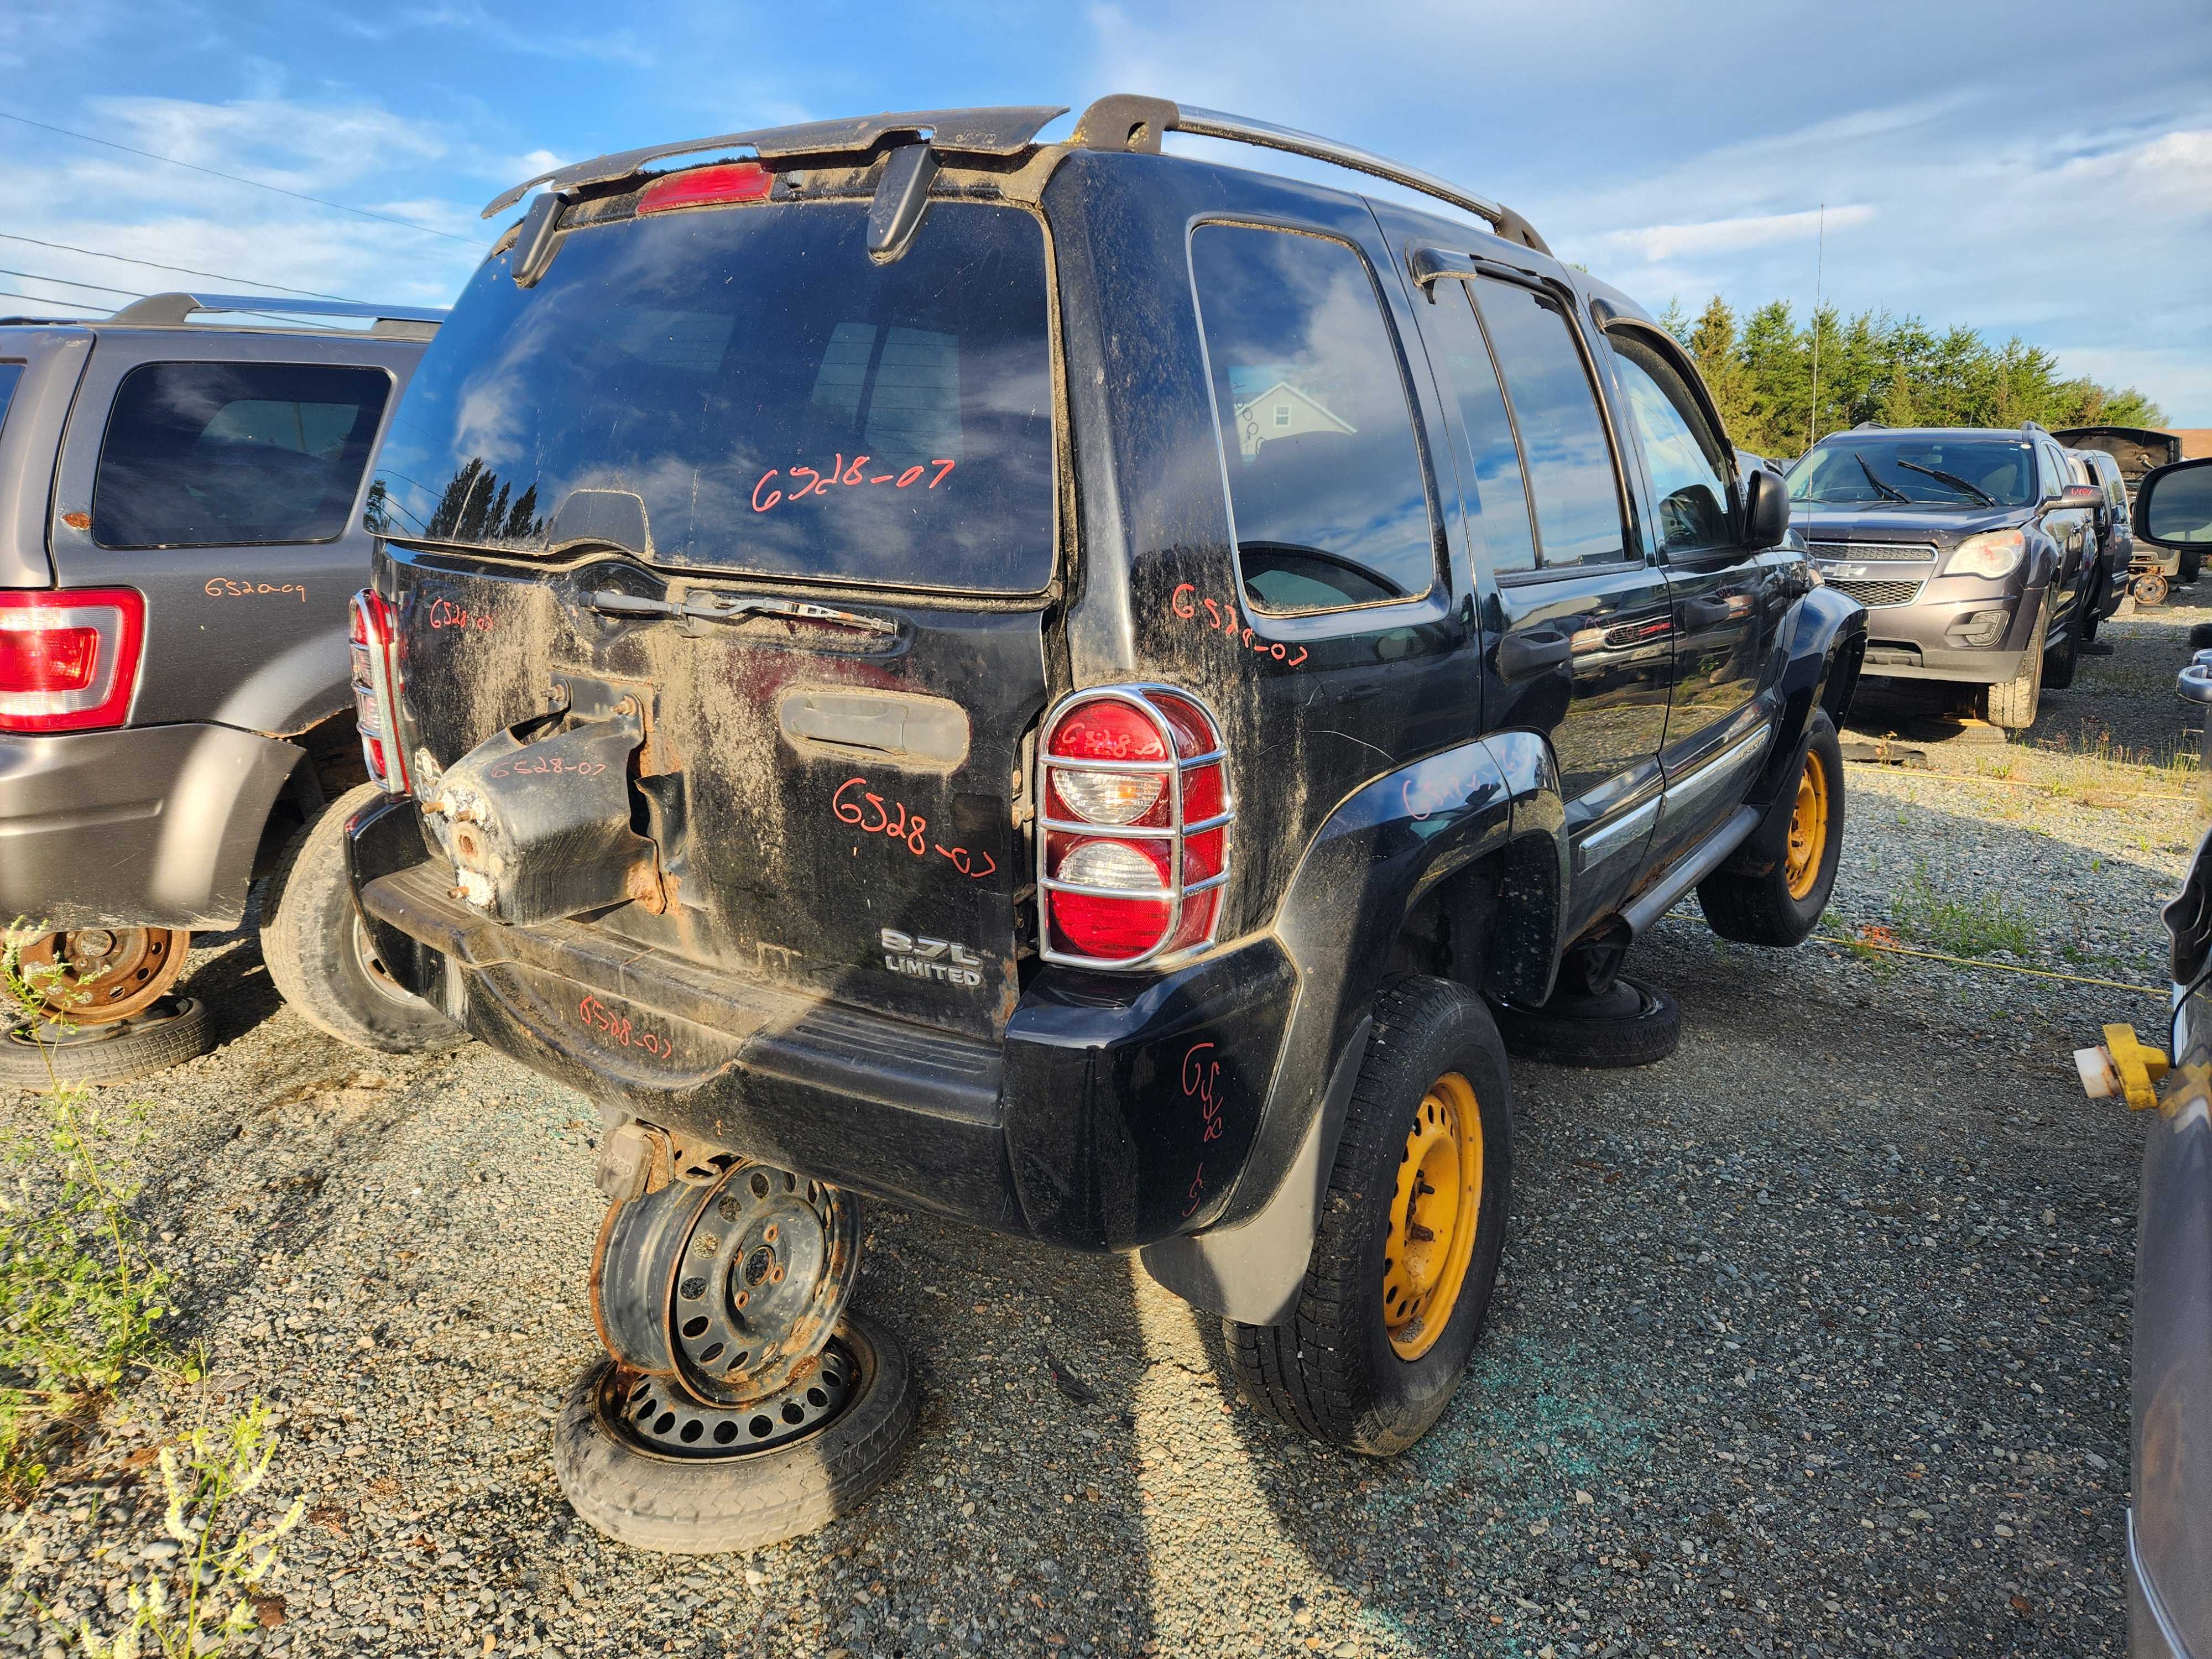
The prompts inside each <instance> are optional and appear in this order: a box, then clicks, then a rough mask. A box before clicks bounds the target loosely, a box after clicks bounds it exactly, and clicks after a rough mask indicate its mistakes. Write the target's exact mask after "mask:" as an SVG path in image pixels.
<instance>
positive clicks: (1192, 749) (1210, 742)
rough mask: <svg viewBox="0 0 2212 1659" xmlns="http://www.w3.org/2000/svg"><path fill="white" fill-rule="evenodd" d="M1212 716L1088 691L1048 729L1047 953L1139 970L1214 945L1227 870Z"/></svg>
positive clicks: (1222, 788)
mask: <svg viewBox="0 0 2212 1659" xmlns="http://www.w3.org/2000/svg"><path fill="white" fill-rule="evenodd" d="M1219 750H1220V738H1219V736H1218V732H1217V729H1216V727H1215V726H1214V724H1213V721H1212V717H1211V716H1209V715H1208V714H1206V711H1205V710H1204V709H1203V708H1200V706H1199V705H1198V703H1197V702H1195V701H1194V700H1193V699H1191V698H1189V697H1188V696H1183V695H1182V694H1181V693H1178V692H1172V691H1167V690H1160V689H1158V688H1155V687H1151V686H1133V687H1130V688H1127V690H1118V689H1117V690H1111V691H1105V692H1093V693H1090V694H1087V695H1085V696H1084V697H1082V698H1081V699H1079V700H1078V701H1076V702H1071V703H1070V704H1069V705H1067V706H1066V707H1065V708H1062V709H1061V710H1060V712H1059V713H1058V714H1056V715H1054V717H1053V719H1052V720H1051V721H1050V722H1048V725H1047V727H1046V731H1045V743H1044V756H1043V763H1044V779H1043V791H1042V793H1043V800H1044V823H1043V826H1042V841H1041V843H1040V848H1039V853H1040V861H1041V864H1042V868H1041V870H1040V871H1039V875H1040V878H1041V884H1042V888H1043V890H1044V891H1045V894H1046V902H1045V920H1046V924H1047V925H1046V927H1045V939H1044V945H1043V949H1044V955H1045V956H1046V957H1048V958H1049V959H1051V960H1054V961H1060V962H1073V963H1083V964H1085V965H1089V966H1094V967H1104V966H1112V967H1135V966H1138V965H1139V964H1141V963H1146V962H1149V961H1151V960H1152V958H1154V957H1158V955H1160V954H1161V952H1163V951H1182V950H1185V949H1188V948H1192V947H1194V946H1199V945H1205V944H1206V943H1208V942H1210V941H1211V940H1212V937H1213V932H1214V924H1215V921H1216V920H1217V918H1218V914H1219V909H1220V890H1219V885H1220V883H1221V882H1222V881H1223V880H1225V878H1226V877H1227V873H1228V867H1229V836H1228V829H1227V825H1228V822H1229V818H1230V817H1231V813H1230V808H1229V798H1228V782H1227V779H1226V775H1225V770H1224V762H1223V760H1222V757H1221V755H1220V752H1219Z"/></svg>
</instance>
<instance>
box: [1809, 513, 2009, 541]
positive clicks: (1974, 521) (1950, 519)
mask: <svg viewBox="0 0 2212 1659" xmlns="http://www.w3.org/2000/svg"><path fill="white" fill-rule="evenodd" d="M2029 516H2030V515H2029V513H2028V511H2027V508H2025V507H1967V508H1964V509H1960V508H1958V507H1922V506H1918V505H1915V506H1912V507H1897V506H1868V507H1851V508H1850V509H1849V510H1847V511H1838V510H1837V509H1835V508H1832V507H1831V508H1817V507H1816V508H1814V510H1812V511H1810V512H1807V511H1806V510H1804V509H1803V508H1800V509H1799V510H1798V511H1797V513H1796V514H1795V515H1794V516H1793V517H1792V519H1791V520H1790V523H1791V524H1792V525H1793V526H1795V527H1796V530H1797V531H1798V532H1799V533H1800V534H1802V536H1803V537H1804V538H1805V539H1806V540H1807V541H1808V542H1933V543H1934V544H1936V546H1938V547H1949V546H1951V545H1953V544H1955V543H1958V542H1962V541H1964V540H1966V538H1967V537H1969V536H1978V535H1979V534H1980V533H1981V532H1983V531H1984V530H2004V529H2008V528H2010V527H2012V526H2015V525H2022V524H2025V523H2027V520H2028V518H2029Z"/></svg>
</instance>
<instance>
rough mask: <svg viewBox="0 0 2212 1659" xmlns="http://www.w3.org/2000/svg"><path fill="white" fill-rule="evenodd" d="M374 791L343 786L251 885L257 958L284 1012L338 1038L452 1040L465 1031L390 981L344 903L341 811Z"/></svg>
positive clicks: (385, 1045)
mask: <svg viewBox="0 0 2212 1659" xmlns="http://www.w3.org/2000/svg"><path fill="white" fill-rule="evenodd" d="M379 793H380V792H379V791H378V789H377V787H376V786H375V785H374V784H373V783H365V784H362V785H361V786H360V787H358V788H355V789H349V790H348V791H347V792H346V793H344V794H343V795H341V796H339V797H338V798H337V799H336V800H334V801H332V802H331V804H330V805H329V806H327V807H326V808H325V809H324V811H323V812H322V813H321V815H320V816H319V817H317V818H316V819H315V820H314V821H313V823H309V824H308V825H307V827H306V828H305V829H301V831H300V832H299V833H298V834H297V835H295V836H293V838H292V841H291V843H290V844H289V846H287V847H286V848H285V849H284V851H283V854H282V855H280V856H279V857H278V859H277V860H276V868H275V869H274V870H272V871H271V872H270V874H269V880H268V884H267V885H266V886H265V887H264V889H263V890H262V894H261V959H262V961H263V962H264V963H266V964H267V965H268V969H269V977H270V980H272V981H275V983H276V988H277V989H278V990H279V991H282V992H283V994H284V1000H285V1001H287V1002H289V1003H290V1004H291V1005H292V1008H293V1010H294V1012H296V1013H297V1014H298V1015H299V1016H300V1018H302V1019H304V1020H306V1021H307V1024H310V1025H312V1026H313V1027H315V1029H316V1030H320V1031H326V1032H328V1033H329V1034H330V1035H331V1036H334V1037H336V1038H337V1039H338V1040H339V1041H340V1042H349V1043H351V1044H353V1046H354V1047H356V1048H370V1049H374V1050H377V1051H379V1052H380V1053H384V1054H416V1053H421V1052H426V1051H428V1052H435V1051H437V1050H440V1049H445V1048H458V1047H459V1046H460V1045H461V1044H462V1043H463V1042H466V1041H467V1040H468V1033H466V1032H465V1031H464V1030H461V1028H460V1027H459V1026H458V1025H456V1024H453V1021H451V1020H450V1019H447V1018H446V1017H445V1015H444V1014H442V1013H441V1012H439V1011H438V1010H437V1009H435V1008H433V1007H432V1006H430V1005H429V1004H428V1003H427V1002H425V1001H423V1000H422V999H421V998H420V997H416V996H412V995H410V994H408V993H407V992H405V991H404V990H402V989H401V988H400V987H398V986H397V985H395V984H393V983H392V981H391V980H390V978H389V977H387V976H386V975H385V974H384V971H383V969H382V968H381V967H380V966H379V965H378V964H377V963H376V959H375V956H374V949H373V947H372V946H371V945H370V944H369V942H368V929H367V928H365V927H362V924H361V918H360V915H359V913H358V912H356V909H355V908H354V902H353V888H352V885H351V884H350V883H349V880H348V879H347V877H346V864H345V846H344V841H345V824H346V820H347V819H348V818H349V817H352V816H353V815H354V813H355V812H356V811H359V810H360V809H361V808H362V807H363V806H366V805H368V803H369V802H370V801H372V800H374V799H376V798H377V796H378V794H379Z"/></svg>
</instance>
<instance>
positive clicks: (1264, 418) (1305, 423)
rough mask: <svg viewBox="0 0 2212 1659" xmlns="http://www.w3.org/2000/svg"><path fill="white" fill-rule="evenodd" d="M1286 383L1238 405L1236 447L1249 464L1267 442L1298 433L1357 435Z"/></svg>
mask: <svg viewBox="0 0 2212 1659" xmlns="http://www.w3.org/2000/svg"><path fill="white" fill-rule="evenodd" d="M1358 429H1359V428H1357V427H1355V426H1353V425H1352V422H1349V421H1345V420H1340V419H1339V418H1338V417H1337V416H1334V415H1332V414H1331V413H1330V412H1329V411H1328V410H1327V409H1325V408H1323V407H1322V405H1321V404H1318V403H1316V402H1315V401H1314V399H1313V398H1311V397H1310V396H1309V395H1308V394H1306V393H1305V392H1301V391H1299V390H1298V389H1297V387H1296V386H1292V385H1291V383H1290V382H1289V381H1288V380H1278V381H1276V382H1275V383H1274V385H1273V386H1269V387H1268V388H1267V390H1266V391H1265V392H1261V393H1260V394H1259V395H1258V396H1257V397H1255V398H1249V399H1247V400H1246V401H1245V402H1243V403H1241V404H1237V448H1238V449H1239V450H1241V451H1242V452H1243V456H1244V459H1246V460H1248V461H1249V460H1250V459H1252V458H1253V457H1254V456H1255V455H1257V454H1258V453H1260V446H1261V444H1263V443H1265V442H1267V440H1268V439H1270V438H1294V437H1296V436H1297V435H1298V434H1300V433H1301V432H1344V433H1351V432H1357V431H1358Z"/></svg>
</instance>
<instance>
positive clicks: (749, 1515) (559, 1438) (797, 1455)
mask: <svg viewBox="0 0 2212 1659" xmlns="http://www.w3.org/2000/svg"><path fill="white" fill-rule="evenodd" d="M837 1334H838V1336H839V1337H840V1338H842V1340H843V1341H844V1344H845V1346H846V1347H847V1348H848V1350H850V1351H851V1352H852V1355H853V1358H854V1360H855V1361H856V1362H857V1363H858V1364H859V1366H860V1372H861V1376H862V1383H861V1385H860V1391H859V1392H858V1393H856V1394H855V1395H854V1397H853V1399H852V1401H850V1402H849V1403H848V1405H847V1406H846V1407H845V1409H844V1410H843V1411H842V1412H840V1413H838V1414H837V1415H836V1417H834V1418H832V1419H829V1422H828V1423H827V1424H825V1425H823V1427H822V1428H821V1429H820V1430H819V1431H817V1432H815V1433H812V1434H809V1435H807V1436H805V1437H803V1438H801V1439H798V1440H790V1441H786V1442H785V1443H782V1444H781V1445H779V1446H774V1447H771V1448H769V1449H767V1450H764V1451H757V1452H748V1453H746V1454H744V1455H742V1456H738V1457H725V1458H683V1457H665V1456H663V1455H660V1454H659V1453H657V1452H650V1451H647V1450H646V1449H643V1448H642V1447H641V1446H638V1445H636V1444H635V1443H633V1442H631V1441H629V1440H628V1439H625V1438H623V1437H622V1436H621V1435H619V1434H617V1432H616V1431H614V1430H612V1429H611V1428H609V1427H608V1426H607V1424H606V1422H605V1419H604V1418H603V1417H602V1415H601V1413H600V1411H599V1405H598V1395H599V1386H600V1384H601V1383H602V1381H603V1380H604V1379H605V1376H606V1374H607V1372H608V1371H609V1370H611V1369H612V1367H613V1361H611V1360H601V1361H599V1363H597V1364H593V1365H592V1367H591V1368H590V1369H589V1370H586V1372H585V1373H584V1375H583V1376H581V1377H580V1378H579V1379H578V1380H577V1382H576V1384H575V1386H574V1388H572V1389H570V1390H569V1391H568V1400H567V1401H566V1402H565V1403H564V1404H563V1406H562V1410H561V1420H560V1422H559V1423H558V1424H557V1425H556V1426H555V1428H554V1431H553V1468H554V1473H555V1474H557V1475H558V1476H559V1477H560V1480H561V1490H562V1492H564V1493H566V1494H567V1495H568V1504H569V1507H570V1508H572V1509H574V1510H575V1511H576V1513H577V1515H578V1516H580V1517H581V1518H582V1519H583V1520H585V1521H586V1522H589V1523H590V1524H591V1525H592V1526H593V1527H595V1528H598V1529H599V1531H601V1532H603V1533H605V1534H606V1535H607V1536H608V1537H610V1538H612V1539H615V1540H617V1541H619V1542H621V1543H624V1544H629V1545H632V1546H634V1547H636V1548H638V1549H641V1550H654V1551H658V1552H659V1553H662V1554H665V1555H719V1554H722V1553H726V1552H729V1551H733V1550H757V1549H765V1548H767V1547H769V1545H771V1544H780V1543H782V1542H783V1541H785V1540H786V1539H789V1538H797V1537H799V1536H800V1535H801V1534H805V1533H810V1532H815V1531H817V1530H819V1529H820V1528H823V1527H826V1526H828V1525H829V1523H830V1522H832V1521H835V1520H836V1519H837V1518H838V1517H840V1516H845V1515H849V1514H851V1513H852V1512H853V1511H854V1510H856V1509H858V1508H859V1507H860V1504H861V1503H862V1502H863V1501H865V1500H866V1498H867V1497H868V1496H869V1495H870V1494H871V1493H872V1492H874V1491H875V1490H876V1489H877V1488H878V1486H882V1485H883V1484H884V1481H885V1480H889V1479H890V1476H891V1474H893V1472H894V1471H896V1468H897V1467H898V1462H899V1458H900V1455H901V1454H902V1453H903V1452H904V1450H905V1449H906V1444H907V1442H908V1439H909V1438H911V1437H912V1435H913V1432H914V1422H915V1389H914V1383H913V1380H912V1373H911V1372H910V1371H909V1370H908V1367H907V1362H906V1352H905V1350H904V1349H902V1347H900V1346H899V1344H898V1342H897V1340H896V1339H895V1338H894V1337H892V1335H891V1334H890V1332H888V1331H886V1330H884V1328H882V1327H880V1326H878V1324H876V1323H875V1322H873V1321H872V1320H870V1319H867V1318H866V1317H864V1316H861V1315H859V1314H855V1313H853V1312H850V1311H848V1312H847V1313H846V1315H845V1316H844V1318H843V1319H842V1321H840V1322H839V1324H838V1327H837Z"/></svg>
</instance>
